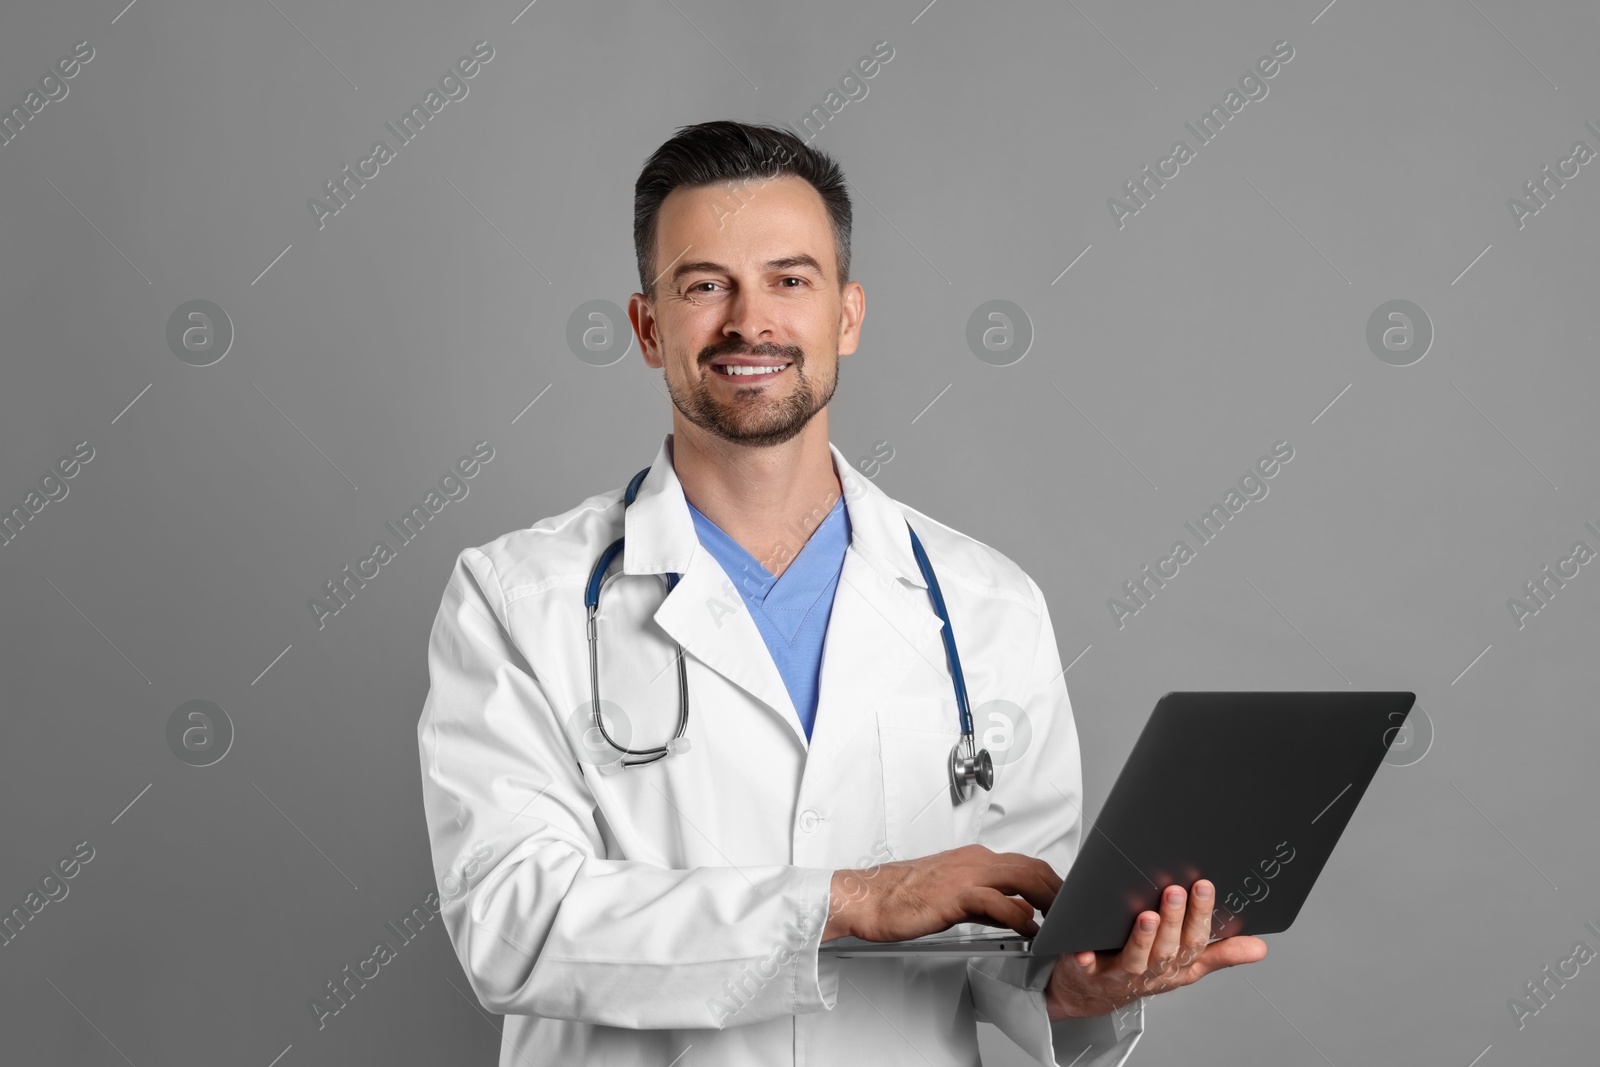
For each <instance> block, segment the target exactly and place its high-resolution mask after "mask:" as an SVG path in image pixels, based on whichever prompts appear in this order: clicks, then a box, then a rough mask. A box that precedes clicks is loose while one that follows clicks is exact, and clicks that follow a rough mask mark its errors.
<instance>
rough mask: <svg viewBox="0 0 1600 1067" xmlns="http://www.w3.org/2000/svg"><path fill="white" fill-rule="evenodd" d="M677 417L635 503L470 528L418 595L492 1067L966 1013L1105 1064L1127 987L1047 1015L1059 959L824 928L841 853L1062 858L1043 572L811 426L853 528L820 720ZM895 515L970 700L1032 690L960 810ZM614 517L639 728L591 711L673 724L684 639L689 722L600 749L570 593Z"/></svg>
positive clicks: (1125, 1039) (962, 1043) (454, 891)
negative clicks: (708, 521) (881, 478)
mask: <svg viewBox="0 0 1600 1067" xmlns="http://www.w3.org/2000/svg"><path fill="white" fill-rule="evenodd" d="M670 441H671V435H668V436H667V438H666V439H665V440H664V441H663V443H662V447H661V451H660V452H659V453H658V454H657V456H656V458H655V460H654V461H653V462H652V463H651V466H650V473H649V475H648V477H646V478H645V480H644V482H643V483H642V485H641V486H640V489H639V492H638V495H637V497H636V499H635V500H634V503H633V504H632V505H631V506H629V507H628V508H627V510H626V512H625V513H624V510H623V508H622V503H621V498H622V487H621V486H618V487H617V488H615V489H612V490H610V491H608V492H605V493H601V494H598V495H596V496H593V497H590V498H589V499H587V500H585V501H584V502H583V503H582V504H580V505H578V506H577V507H575V508H573V509H572V510H570V511H568V512H566V513H564V514H562V515H557V516H555V517H553V518H549V519H545V520H543V521H541V522H538V523H536V524H535V525H533V526H532V527H529V528H527V529H523V530H517V531H515V532H513V533H509V534H506V535H505V536H503V537H500V538H498V539H496V540H494V541H491V542H490V543H488V544H486V545H484V546H482V547H480V548H469V549H467V550H465V551H463V552H462V553H461V554H460V556H459V557H458V558H457V560H456V564H455V570H454V572H453V574H452V575H451V577H450V581H449V583H448V585H447V587H446V589H445V592H444V596H443V600H442V603H441V604H440V607H439V612H438V615H437V617H436V619H435V620H434V624H433V631H432V635H431V637H430V639H429V644H428V671H429V677H430V682H431V687H430V689H429V692H428V696H427V701H426V703H425V705H424V707H423V711H422V716H421V720H420V722H419V723H418V727H417V740H418V745H419V749H420V754H421V766H422V786H423V800H424V804H425V809H426V813H427V821H428V833H429V838H430V841H431V843H432V849H433V861H434V870H435V875H436V877H437V879H438V882H439V896H440V899H441V901H442V902H443V904H442V914H443V916H444V922H445V927H446V929H447V930H448V932H449V936H450V941H451V944H452V945H454V947H455V951H456V955H457V956H458V957H459V958H460V960H461V965H462V967H463V969H464V970H465V973H466V977H467V981H468V982H469V983H470V985H471V987H472V990H473V992H474V993H475V994H476V995H477V997H478V999H479V1000H480V1001H481V1002H482V1004H483V1006H484V1007H485V1008H486V1009H488V1010H489V1011H493V1012H497V1013H500V1014H503V1015H504V1016H505V1017H506V1018H505V1027H504V1038H503V1044H502V1047H501V1053H500V1067H517V1065H536V1067H543V1065H545V1064H563V1065H564V1064H585V1065H590V1067H600V1065H607V1064H618V1065H622V1064H626V1065H629V1067H633V1065H651V1067H667V1065H668V1064H673V1063H681V1064H683V1065H686V1067H687V1065H691V1064H692V1065H694V1067H712V1065H729V1067H746V1065H750V1064H764V1065H771V1064H797V1065H798V1064H812V1065H821V1067H838V1065H840V1064H849V1063H860V1064H871V1065H874V1067H877V1065H881V1064H917V1065H922V1064H928V1065H934V1067H945V1065H950V1067H973V1065H976V1064H978V1063H979V1062H980V1059H979V1054H978V1045H977V1036H976V1028H975V1020H986V1021H988V1022H991V1023H993V1024H995V1025H996V1026H997V1027H999V1028H1000V1029H1001V1030H1002V1031H1003V1032H1004V1033H1005V1034H1007V1035H1008V1036H1009V1037H1010V1038H1011V1039H1012V1040H1013V1041H1015V1042H1016V1043H1017V1044H1018V1045H1019V1046H1021V1047H1022V1048H1023V1049H1024V1050H1025V1051H1026V1052H1027V1053H1028V1054H1030V1055H1031V1056H1033V1057H1034V1058H1035V1059H1037V1060H1038V1061H1039V1062H1040V1063H1045V1064H1059V1065H1062V1067H1065V1065H1067V1064H1075V1065H1076V1067H1115V1065H1120V1064H1122V1063H1124V1062H1125V1061H1126V1060H1127V1058H1128V1055H1129V1053H1130V1052H1131V1051H1132V1049H1133V1047H1134V1045H1135V1044H1136V1043H1137V1042H1138V1039H1139V1037H1140V1035H1141V1034H1142V1033H1143V1029H1144V1011H1143V1002H1142V1001H1136V1002H1134V1003H1133V1004H1130V1005H1129V1006H1128V1008H1127V1009H1124V1010H1123V1011H1120V1012H1116V1013H1112V1014H1110V1015H1105V1016H1098V1017H1094V1018H1090V1019H1077V1020H1063V1021H1061V1022H1056V1023H1051V1022H1050V1021H1049V1019H1048V1017H1047V1016H1046V1013H1045V1003H1044V994H1043V992H1042V990H1043V988H1044V986H1045V984H1046V982H1047V980H1048V962H1047V961H1040V963H1043V966H1041V965H1040V963H1035V964H1033V965H1032V966H1030V961H1028V960H1023V959H1012V960H1000V959H990V960H983V961H978V960H971V961H969V960H965V959H959V958H956V959H951V958H945V959H928V960H915V959H863V958H859V957H858V958H853V959H845V960H840V959H837V958H831V957H828V956H825V955H819V953H818V944H819V942H820V939H821V936H822V926H823V919H824V918H825V916H826V913H827V911H826V909H827V906H828V899H829V893H830V882H831V878H832V874H833V872H834V871H835V870H836V869H841V868H853V869H859V868H863V867H868V866H870V865H871V864H873V863H874V862H878V861H880V860H883V859H886V858H890V857H892V858H894V859H908V858H913V857H917V856H926V855H929V854H932V853H935V852H939V851H942V850H945V849H950V848H955V847H957V846H958V845H962V844H966V843H970V842H978V843H981V844H983V845H986V846H987V847H989V848H991V849H993V850H994V851H996V852H1020V853H1024V854H1027V855H1030V856H1037V857H1040V858H1042V859H1044V860H1045V861H1046V862H1048V863H1049V864H1050V865H1051V866H1052V867H1053V868H1054V869H1055V870H1056V872H1057V873H1058V874H1063V875H1064V874H1065V873H1066V870H1067V868H1068V867H1069V866H1070V865H1071V863H1072V861H1073V858H1074V857H1075V856H1076V855H1077V852H1078V844H1079V839H1080V837H1081V835H1082V833H1083V826H1082V820H1081V815H1080V805H1081V802H1082V779H1081V772H1080V767H1079V755H1078V737H1077V729H1076V726H1075V725H1074V722H1073V716H1072V707H1071V704H1070V703H1069V701H1068V698H1067V687H1066V682H1065V681H1064V680H1063V678H1062V674H1061V659H1060V655H1059V652H1058V650H1057V648H1056V642H1055V634H1054V632H1053V630H1052V627H1051V623H1050V615H1049V612H1048V610H1047V609H1046V607H1045V602H1044V598H1043V595H1042V594H1041V592H1040V590H1039V587H1038V585H1036V584H1035V583H1034V581H1033V580H1032V579H1031V578H1030V577H1029V576H1028V575H1027V574H1026V573H1024V572H1023V571H1022V570H1021V569H1020V568H1019V567H1018V566H1017V565H1016V564H1015V563H1013V562H1011V560H1009V559H1007V558H1006V557H1005V556H1003V555H1001V554H1000V553H999V552H996V551H995V550H994V549H992V548H990V547H988V546H987V545H984V544H982V543H980V542H977V541H974V540H972V539H971V538H968V537H965V536H963V535H962V534H959V533H957V532H956V531H954V530H951V529H950V528H948V527H946V526H942V525H940V524H939V523H937V522H935V521H934V520H932V519H930V518H928V517H927V516H925V515H923V514H921V513H920V512H917V511H915V510H913V509H911V508H908V507H905V506H904V505H902V504H899V503H897V502H895V501H894V500H892V499H890V498H889V497H888V495H886V494H885V493H884V492H883V491H882V490H881V489H879V488H878V487H877V486H876V485H875V484H873V482H872V481H870V480H869V479H867V478H865V477H863V476H861V475H860V474H859V473H857V472H856V471H854V470H853V469H852V468H851V466H850V464H849V462H848V461H847V460H846V459H845V458H844V456H843V455H842V454H841V453H840V452H839V450H838V449H837V448H835V447H833V446H831V445H830V446H829V447H830V450H831V451H832V454H833V461H834V467H835V470H836V471H837V472H838V473H839V476H840V478H841V480H842V481H843V482H844V485H845V506H846V507H847V508H848V510H849V516H850V523H851V528H852V538H851V543H850V546H849V549H848V550H847V551H846V553H845V559H844V569H843V571H842V573H841V575H840V579H839V585H838V591H837V595H836V599H835V601H834V605H833V612H832V615H831V617H830V619H829V624H828V630H827V637H826V642H825V645H824V651H823V658H822V668H821V679H820V689H819V698H818V707H817V715H816V721H815V726H814V730H813V734H812V737H811V739H810V742H809V744H808V743H807V738H806V736H805V732H804V731H803V729H802V728H801V725H800V722H799V719H798V717H797V716H796V713H795V710H794V705H793V704H792V702H791V701H790V699H789V695H788V691H787V689H786V688H785V686H784V683H783V679H782V677H781V676H780V675H779V673H778V669H777V666H776V665H775V664H774V662H773V660H772V657H771V655H770V654H769V653H768V651H767V648H766V646H765V644H764V642H763V640H762V637H761V633H760V631H759V630H758V629H757V627H756V624H755V622H754V620H753V619H751V617H750V615H749V613H748V611H746V610H745V607H744V604H743V601H742V600H741V598H740V596H739V594H738V591H737V590H736V589H734V588H733V586H732V584H731V582H730V581H729V578H728V576H727V575H726V573H725V572H724V571H723V569H722V567H721V566H720V565H719V564H718V563H717V561H716V559H715V558H714V557H713V556H711V555H710V554H709V553H708V552H707V551H706V550H705V549H704V548H703V547H701V545H700V543H699V540H698V538H697V536H696V533H695V528H694V525H693V522H692V520H691V518H690V515H689V510H688V505H687V503H686V501H685V499H684V496H683V490H682V487H681V485H680V483H679V481H678V479H677V476H676V474H675V473H674V471H673V467H672V463H671V460H670V453H669V451H668V448H669V446H670ZM626 473H627V474H628V475H631V474H632V473H633V471H632V470H630V471H628V472H626ZM625 482H626V479H624V484H625ZM830 504H831V501H819V508H818V510H817V512H816V515H817V516H818V517H819V518H820V517H821V516H822V515H824V514H826V510H827V507H828V506H829V505H830ZM624 514H626V519H624ZM907 518H909V519H910V521H911V523H912V524H913V525H914V526H915V527H916V530H917V534H918V536H919V538H920V539H921V541H922V544H923V547H924V549H925V550H926V551H927V553H928V556H929V558H930V560H931V562H932V564H933V567H934V573H935V574H936V575H937V577H938V578H939V581H940V585H941V588H942V591H943V593H944V598H945V603H946V606H947V609H948V611H949V614H950V620H951V626H952V627H953V628H954V630H955V634H956V639H957V642H958V644H959V648H960V651H961V656H962V665H963V669H964V671H965V675H966V683H967V689H968V693H969V696H970V700H971V706H972V709H973V712H974V720H975V722H974V725H975V728H976V730H977V731H978V736H979V739H980V743H981V742H982V739H983V737H984V734H985V731H986V729H988V728H990V724H989V723H988V722H986V721H985V720H984V719H983V718H982V717H981V716H980V715H979V709H980V708H981V706H982V705H983V704H984V703H985V702H987V701H990V700H997V699H1003V700H1009V701H1011V702H1012V703H1014V704H1017V705H1020V706H1021V707H1022V708H1023V709H1024V711H1025V714H1026V716H1027V717H1028V719H1029V725H1030V726H1031V733H1032V739H1031V742H1030V743H1029V745H1028V748H1027V751H1026V752H1025V753H1024V754H1023V755H1022V756H1021V757H1020V758H1018V759H1016V760H1015V761H1014V762H1010V763H1006V764H1005V765H1002V766H999V767H997V769H996V780H995V785H994V789H993V790H992V791H989V792H985V791H983V790H981V789H979V790H977V791H976V795H975V797H974V798H973V799H971V800H968V801H966V802H965V803H963V804H962V805H960V806H959V807H958V806H955V805H953V804H952V803H951V801H950V798H949V788H948V785H947V781H948V779H947V775H948V769H947V763H948V756H949V752H950V749H951V747H952V746H953V745H954V744H955V743H956V741H957V740H958V738H959V736H960V727H959V723H958V719H957V714H956V703H955V695H954V690H953V689H952V686H951V682H950V674H949V671H948V669H947V666H946V662H945V653H944V648H943V645H942V642H941V638H940V629H941V626H942V624H941V623H940V622H939V619H938V616H937V615H936V614H935V613H934V611H933V607H932V603H931V601H930V600H929V597H928V594H927V591H926V585H925V584H924V582H923V579H922V575H921V573H920V571H919V570H918V568H917V564H916V559H915V557H914V556H913V555H912V551H911V543H910V537H909V535H908V533H907V531H906V519H907ZM624 522H625V523H626V535H627V543H626V548H625V550H624V553H623V554H622V557H621V562H620V566H621V568H622V570H623V571H625V572H626V573H625V576H623V577H619V578H617V579H616V580H615V581H613V582H612V583H610V584H609V585H608V586H607V587H606V589H605V593H604V596H603V598H602V601H601V617H600V624H599V625H600V657H599V659H600V695H601V698H602V701H603V702H604V704H603V706H606V707H608V708H609V706H610V705H613V704H614V705H616V706H617V707H619V708H621V709H622V714H623V716H625V718H626V722H625V724H624V723H619V722H618V721H617V719H616V718H613V717H611V716H608V718H607V720H606V721H607V728H608V730H609V731H610V732H611V733H612V735H613V736H614V737H617V738H618V740H619V741H621V743H623V744H625V745H628V746H629V747H633V748H645V747H650V746H655V745H660V744H662V743H664V742H665V741H666V740H667V739H668V738H669V737H671V736H672V733H673V731H674V730H675V727H676V723H677V706H678V705H677V693H678V681H677V671H676V668H675V667H674V666H673V661H674V657H675V653H676V650H675V648H674V645H673V640H674V639H676V640H677V641H678V642H679V643H681V644H682V646H683V649H684V661H685V664H686V669H687V671H688V685H689V698H690V710H689V721H688V728H687V731H686V734H685V736H686V737H687V738H688V739H689V740H690V742H691V745H690V748H689V749H688V750H687V751H685V752H680V753H676V754H672V755H668V756H667V757H665V758H663V759H661V760H658V761H656V762H654V763H650V764H648V765H646V766H642V767H634V768H631V769H626V770H620V771H616V772H614V773H602V771H601V769H600V764H603V763H610V762H612V761H613V760H615V759H616V758H617V757H616V754H615V753H614V752H613V751H612V750H611V749H610V748H609V746H606V745H605V743H604V742H603V741H599V739H598V733H597V732H593V733H591V734H590V735H589V736H588V737H586V736H585V734H584V730H585V727H586V725H587V709H588V704H589V694H590V690H589V661H588V647H587V638H586V630H585V621H584V620H585V612H584V604H583V591H584V586H585V585H586V583H587V581H588V578H589V572H590V569H591V568H592V567H593V565H594V562H595V560H596V559H597V558H598V557H599V555H600V553H601V552H602V551H603V550H604V549H605V547H606V546H607V545H609V544H611V542H612V541H614V540H615V539H616V538H617V537H618V536H621V535H622V534H623V532H624ZM793 541H794V543H796V544H798V543H803V537H802V536H800V535H797V536H796V537H795V538H794V539H793ZM618 566H619V564H613V566H612V572H613V573H615V571H616V569H617V567H618ZM669 571H674V572H678V573H679V574H681V575H682V578H681V580H680V581H679V583H678V584H677V586H676V588H675V589H674V590H673V591H672V592H671V593H670V594H669V595H665V596H663V594H664V592H665V584H664V582H663V581H662V579H661V578H658V577H654V575H658V574H662V573H664V572H669ZM619 727H620V728H621V729H628V730H631V740H628V739H625V738H623V737H622V736H620V733H619ZM999 740H1001V741H1004V740H1005V739H1004V738H1003V737H1001V738H999ZM990 747H991V749H992V748H994V742H993V740H991V742H990ZM962 929H969V928H967V927H963V928H962ZM970 929H971V930H972V931H987V932H993V931H992V930H991V929H990V928H988V927H983V926H978V925H976V924H973V925H972V926H971V927H970ZM686 1051H687V1053H688V1054H687V1055H686V1056H684V1055H683V1054H684V1053H685V1052H686ZM680 1056H683V1058H682V1059H681V1060H679V1057H680Z"/></svg>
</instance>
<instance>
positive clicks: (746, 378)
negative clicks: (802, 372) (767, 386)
mask: <svg viewBox="0 0 1600 1067" xmlns="http://www.w3.org/2000/svg"><path fill="white" fill-rule="evenodd" d="M792 366H794V364H792V363H775V364H771V365H765V364H741V363H713V364H712V365H711V372H712V374H713V376H715V377H718V378H725V379H727V380H728V381H730V382H735V383H737V384H739V385H759V384H762V383H764V382H769V381H771V380H772V379H774V378H778V377H781V376H782V375H783V374H784V373H785V372H786V371H787V370H788V369H789V368H790V367H792Z"/></svg>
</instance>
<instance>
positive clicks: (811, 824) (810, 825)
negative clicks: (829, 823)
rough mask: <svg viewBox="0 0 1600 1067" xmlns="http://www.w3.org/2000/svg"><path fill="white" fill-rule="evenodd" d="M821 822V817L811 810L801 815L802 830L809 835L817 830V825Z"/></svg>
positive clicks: (808, 809)
mask: <svg viewBox="0 0 1600 1067" xmlns="http://www.w3.org/2000/svg"><path fill="white" fill-rule="evenodd" d="M821 821H822V818H821V816H819V815H818V814H817V813H816V812H814V811H812V810H811V809H810V808H807V809H806V810H805V811H802V812H801V813H800V829H802V830H804V831H805V832H806V833H808V834H809V833H810V832H811V831H813V830H815V829H816V828H817V823H819V822H821Z"/></svg>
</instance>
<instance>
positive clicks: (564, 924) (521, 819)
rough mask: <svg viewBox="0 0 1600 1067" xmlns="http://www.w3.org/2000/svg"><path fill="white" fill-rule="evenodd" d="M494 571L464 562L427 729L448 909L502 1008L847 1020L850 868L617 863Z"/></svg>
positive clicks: (427, 795)
mask: <svg viewBox="0 0 1600 1067" xmlns="http://www.w3.org/2000/svg"><path fill="white" fill-rule="evenodd" d="M506 619H507V616H506V606H505V600H504V594H503V591H502V589H501V586H500V582H499V579H498V576H497V575H496V574H495V571H494V567H493V564H492V563H491V562H490V560H489V559H488V558H487V557H486V556H485V555H484V554H483V553H482V552H480V551H479V550H477V549H467V550H466V551H464V552H462V553H461V554H460V556H459V557H458V558H457V560H456V565H455V569H454V571H453V573H452V575H451V578H450V582H449V585H448V586H447V587H446V589H445V593H444V597H443V600H442V602H441V604H440V607H439V612H438V615H437V616H436V618H435V620H434V624H433V630H432V633H431V636H430V638H429V643H428V674H429V681H430V687H429V690H428V697H427V701H426V703H425V704H424V706H423V710H422V717H421V719H420V721H419V722H418V725H417V743H418V749H419V752H420V757H421V765H422V794H423V804H424V809H425V811H426V814H427V821H428V836H429V841H430V844H431V847H432V851H433V862H434V870H435V876H436V878H437V879H438V881H439V886H440V901H441V904H442V910H441V914H442V915H443V917H444V922H445V928H446V930H447V931H448V933H449V935H450V942H451V944H452V945H453V946H454V948H455V951H456V955H457V957H458V958H459V959H460V961H461V966H462V968H463V969H464V970H465V972H466V976H467V980H468V981H469V982H470V984H471V985H472V989H473V992H474V993H476V994H477V996H478V999H479V1000H480V1001H481V1002H482V1003H483V1005H484V1007H486V1008H488V1009H489V1010H491V1011H495V1012H498V1013H501V1014H521V1015H540V1016H544V1017H546V1018H555V1019H572V1020H581V1021H584V1022H590V1023H598V1024H602V1025H606V1026H618V1027H628V1028H633V1029H669V1028H670V1029H677V1028H715V1029H721V1028H723V1027H726V1026H732V1025H744V1024H747V1023H753V1022H761V1021H765V1020H768V1019H773V1018H779V1017H782V1016H787V1015H794V1014H796V1013H800V1012H814V1011H821V1010H825V1009H831V1008H832V1007H833V1005H834V1003H835V999H836V995H837V988H838V962H837V960H833V959H823V960H820V961H819V959H818V954H817V952H816V945H817V944H818V943H819V942H820V940H821V934H822V927H823V922H824V921H825V918H826V915H827V907H828V898H829V893H830V888H831V882H832V877H833V872H832V871H831V870H822V869H812V868H805V867H794V866H780V865H770V866H746V867H743V868H734V867H698V868H694V869H692V870H670V869H666V868H662V867H658V866H656V865H654V864H649V863H644V862H638V861H630V860H617V859H607V858H605V851H606V850H605V844H604V839H603V838H602V835H601V831H600V828H599V826H598V825H597V822H596V810H597V809H596V803H595V799H594V797H593V795H592V794H591V793H590V791H589V788H588V785H587V784H586V782H585V780H584V776H583V772H582V770H581V769H580V767H579V765H578V760H577V751H576V749H575V747H574V745H573V743H572V740H571V738H569V736H568V735H567V732H566V730H565V729H564V727H563V724H562V722H561V718H560V716H559V715H557V714H556V712H555V711H554V710H553V709H552V708H551V705H550V703H549V701H548V700H547V698H546V696H545V693H544V691H543V688H542V686H541V685H540V682H539V679H538V678H537V677H536V676H535V673H534V668H533V666H531V665H530V664H529V663H528V661H527V660H526V659H525V658H524V657H523V654H522V652H521V651H520V650H519V648H518V647H517V645H516V644H515V642H514V641H513V640H512V638H511V636H510V633H509V627H508V624H507V621H506Z"/></svg>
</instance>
